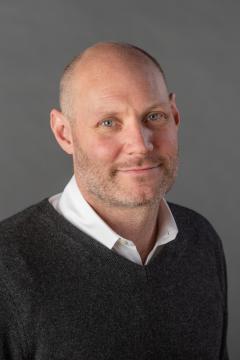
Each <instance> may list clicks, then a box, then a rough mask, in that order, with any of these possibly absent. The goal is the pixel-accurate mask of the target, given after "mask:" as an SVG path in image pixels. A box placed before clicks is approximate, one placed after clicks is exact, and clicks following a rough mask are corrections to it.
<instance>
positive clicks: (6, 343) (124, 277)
mask: <svg viewBox="0 0 240 360" xmlns="http://www.w3.org/2000/svg"><path fill="white" fill-rule="evenodd" d="M169 206H170V209H171V211H172V213H173V215H174V218H175V220H176V223H177V226H178V229H179V233H178V235H177V237H176V239H175V240H173V241H172V242H170V243H168V244H166V245H165V246H164V248H163V250H162V251H161V252H160V253H158V254H156V256H155V257H153V258H152V259H151V261H150V262H149V264H148V265H145V266H142V265H138V264H135V263H133V262H131V261H129V260H127V259H125V258H124V257H122V256H120V255H118V254H116V253H115V252H113V251H111V250H109V249H108V248H107V247H105V246H104V245H102V244H101V243H100V242H98V241H96V240H95V239H93V238H91V237H89V236H88V235H86V234H85V233H83V232H81V231H80V230H79V229H77V228H76V227H74V226H73V225H72V224H71V223H69V222H68V221H67V220H66V219H64V218H63V217H62V216H61V215H60V214H58V213H57V212H56V210H55V209H54V208H53V207H52V205H51V204H50V203H49V202H48V199H44V200H42V201H41V202H40V203H38V204H36V205H33V206H31V207H30V208H28V209H25V210H24V211H22V212H20V213H18V214H16V215H14V216H12V217H11V218H9V219H7V220H4V221H3V222H1V224H0V359H3V360H6V359H11V360H20V359H34V360H55V359H56V360H63V359H64V360H81V359H82V360H110V359H111V360H118V359H119V360H121V359H124V360H128V359H129V360H135V359H136V360H151V359H153V360H155V359H156V360H161V359H162V360H170V359H171V360H200V359H201V360H218V359H221V360H223V359H224V360H227V359H228V354H227V346H226V331H227V288H226V267H225V258H224V253H223V249H222V244H221V241H220V239H219V237H218V235H217V234H216V232H215V231H214V229H213V228H212V226H211V225H210V224H209V222H208V221H207V220H206V219H205V218H204V217H202V216H201V215H199V214H197V213H196V212H194V211H192V210H190V209H187V208H185V207H182V206H179V205H174V204H171V203H169Z"/></svg>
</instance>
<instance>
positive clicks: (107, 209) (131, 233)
mask: <svg viewBox="0 0 240 360" xmlns="http://www.w3.org/2000/svg"><path fill="white" fill-rule="evenodd" d="M84 197H85V199H86V200H87V201H88V203H89V204H90V205H91V206H92V207H93V208H94V210H95V211H96V212H97V213H98V215H99V216H100V217H101V218H102V219H103V220H104V221H105V222H106V223H107V224H108V225H109V226H110V227H111V229H113V231H115V232H116V233H117V234H118V235H120V236H121V237H123V238H125V239H128V240H131V241H132V242H133V243H134V244H135V246H136V248H137V250H138V252H139V254H140V256H141V259H142V261H143V263H144V262H145V260H146V258H147V256H148V254H149V252H150V251H151V250H152V248H153V246H154V244H155V242H156V237H157V232H158V213H159V205H160V204H159V203H158V204H154V205H148V206H139V207H136V208H123V207H121V208H120V207H114V208H113V207H111V206H107V205H106V204H103V203H102V202H99V201H96V199H92V198H91V197H89V196H87V194H84Z"/></svg>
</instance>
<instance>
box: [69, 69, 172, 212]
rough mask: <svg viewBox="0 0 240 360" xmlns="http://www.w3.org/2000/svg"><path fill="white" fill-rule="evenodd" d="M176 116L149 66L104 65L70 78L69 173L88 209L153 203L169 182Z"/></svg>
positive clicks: (156, 74)
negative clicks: (72, 97)
mask: <svg viewBox="0 0 240 360" xmlns="http://www.w3.org/2000/svg"><path fill="white" fill-rule="evenodd" d="M178 121H179V119H178V113H177V109H176V106H175V101H174V100H172V99H169V96H168V92H167V89H166V86H165V83H164V81H163V78H162V75H161V74H160V72H159V70H158V69H157V68H156V67H155V66H154V65H153V64H139V66H138V67H136V66H129V65H128V64H127V65H123V64H120V63H119V64H118V63H117V62H116V64H115V65H112V64H109V66H103V67H99V68H94V69H93V70H92V71H91V72H89V73H88V75H87V76H85V77H84V75H82V76H81V81H80V80H79V84H78V79H77V74H76V79H75V119H74V121H73V123H72V139H73V161H74V172H75V175H76V179H77V182H78V185H79V187H80V190H81V191H82V193H83V195H84V196H85V198H86V199H87V201H89V203H90V204H91V205H94V203H96V202H97V203H104V204H105V205H107V206H115V207H116V206H117V207H125V208H133V207H138V206H143V205H151V204H154V203H156V202H158V203H159V201H160V200H161V198H162V197H163V196H164V194H165V193H166V192H167V191H168V190H169V189H170V187H171V185H172V184H173V182H174V179H175V176H176V171H177V163H178V145H177V130H178Z"/></svg>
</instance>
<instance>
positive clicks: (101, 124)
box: [99, 112, 168, 128]
mask: <svg viewBox="0 0 240 360" xmlns="http://www.w3.org/2000/svg"><path fill="white" fill-rule="evenodd" d="M151 115H159V116H160V117H161V119H162V118H164V120H167V118H168V116H167V115H166V114H164V113H160V112H156V113H150V114H148V115H147V117H146V119H144V122H146V121H147V118H148V117H149V116H151ZM157 120H158V119H157ZM110 121H111V122H113V121H115V120H114V119H105V120H103V121H101V122H100V124H99V125H100V126H103V127H109V128H111V127H113V126H104V123H106V122H110ZM152 121H156V120H152Z"/></svg>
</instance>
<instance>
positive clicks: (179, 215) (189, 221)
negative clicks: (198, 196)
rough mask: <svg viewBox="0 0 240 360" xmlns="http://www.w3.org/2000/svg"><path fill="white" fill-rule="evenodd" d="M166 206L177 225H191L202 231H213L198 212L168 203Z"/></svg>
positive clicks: (206, 220)
mask: <svg viewBox="0 0 240 360" xmlns="http://www.w3.org/2000/svg"><path fill="white" fill-rule="evenodd" d="M168 205H169V207H170V209H171V212H172V214H173V216H174V218H175V221H176V222H177V223H179V225H181V224H182V223H184V224H186V225H190V226H191V225H192V226H194V227H197V228H200V229H204V230H209V231H212V230H214V229H213V226H212V224H211V223H210V222H209V220H208V219H207V218H206V217H205V216H203V215H202V214H200V213H199V212H197V211H195V210H193V209H190V208H188V207H185V206H182V205H178V204H175V203H172V202H168Z"/></svg>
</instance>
